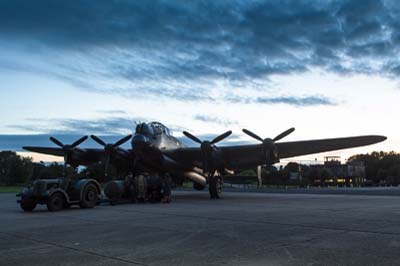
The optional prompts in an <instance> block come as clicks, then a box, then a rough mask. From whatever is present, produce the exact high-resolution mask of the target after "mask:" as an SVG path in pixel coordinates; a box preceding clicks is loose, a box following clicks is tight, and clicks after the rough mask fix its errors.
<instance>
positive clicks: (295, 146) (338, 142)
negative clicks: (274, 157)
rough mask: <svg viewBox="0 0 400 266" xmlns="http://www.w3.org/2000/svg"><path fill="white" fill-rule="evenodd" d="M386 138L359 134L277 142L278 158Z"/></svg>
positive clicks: (332, 149)
mask: <svg viewBox="0 0 400 266" xmlns="http://www.w3.org/2000/svg"><path fill="white" fill-rule="evenodd" d="M384 140H386V137H384V136H376V135H370V136H359V137H347V138H334V139H321V140H306V141H293V142H282V143H277V144H276V145H277V147H278V152H279V156H280V158H290V157H295V156H300V155H307V154H313V153H320V152H327V151H334V150H341V149H349V148H355V147H360V146H366V145H371V144H375V143H378V142H381V141H384Z"/></svg>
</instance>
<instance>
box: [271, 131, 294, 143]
mask: <svg viewBox="0 0 400 266" xmlns="http://www.w3.org/2000/svg"><path fill="white" fill-rule="evenodd" d="M294 130H295V128H294V127H292V128H289V129H288V130H286V131H284V132H282V133H281V134H279V135H278V136H276V137H275V138H274V139H273V140H272V141H273V142H276V141H279V140H281V139H283V138H284V137H286V136H288V135H290V134H291V133H293V131H294Z"/></svg>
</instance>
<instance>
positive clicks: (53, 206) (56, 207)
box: [47, 192, 65, 212]
mask: <svg viewBox="0 0 400 266" xmlns="http://www.w3.org/2000/svg"><path fill="white" fill-rule="evenodd" d="M64 206H65V198H64V195H63V194H61V193H59V192H56V193H54V194H52V195H51V196H50V198H49V199H48V201H47V209H48V210H49V211H51V212H57V211H61V210H62V209H64Z"/></svg>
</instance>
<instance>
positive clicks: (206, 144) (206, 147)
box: [183, 130, 232, 174]
mask: <svg viewBox="0 0 400 266" xmlns="http://www.w3.org/2000/svg"><path fill="white" fill-rule="evenodd" d="M231 134H232V131H230V130H229V131H227V132H225V133H224V134H221V135H219V136H218V137H216V138H214V139H213V140H211V141H208V140H204V141H201V140H200V139H199V138H197V137H196V136H194V135H192V134H190V133H189V132H187V131H183V135H185V136H186V137H188V138H189V139H191V140H193V141H194V142H197V143H199V144H200V149H201V154H202V160H203V171H204V172H206V173H208V174H210V172H211V170H212V169H210V165H209V160H210V157H211V156H212V152H214V151H216V150H217V149H218V148H217V147H216V146H215V144H217V143H218V142H220V141H222V140H224V139H226V138H227V137H229V136H230V135H231Z"/></svg>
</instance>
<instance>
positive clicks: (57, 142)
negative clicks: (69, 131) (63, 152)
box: [50, 137, 64, 148]
mask: <svg viewBox="0 0 400 266" xmlns="http://www.w3.org/2000/svg"><path fill="white" fill-rule="evenodd" d="M50 140H51V141H52V142H53V143H54V144H56V145H57V146H60V147H61V148H62V147H64V144H63V143H62V142H61V141H59V140H58V139H56V138H55V137H50Z"/></svg>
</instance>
